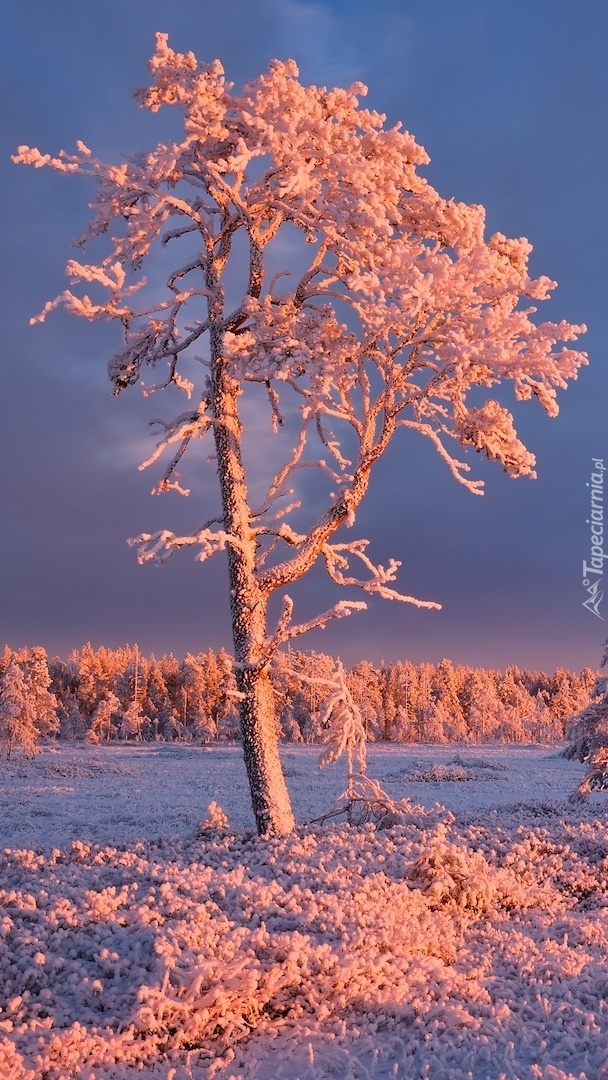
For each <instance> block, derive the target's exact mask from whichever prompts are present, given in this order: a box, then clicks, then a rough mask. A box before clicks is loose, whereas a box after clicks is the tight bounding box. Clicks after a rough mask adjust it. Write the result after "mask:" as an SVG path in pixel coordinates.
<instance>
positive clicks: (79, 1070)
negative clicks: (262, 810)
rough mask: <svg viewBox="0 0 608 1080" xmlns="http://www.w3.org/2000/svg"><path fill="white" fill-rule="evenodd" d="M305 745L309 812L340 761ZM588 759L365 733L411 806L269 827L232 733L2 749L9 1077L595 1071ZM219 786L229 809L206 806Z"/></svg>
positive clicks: (599, 1015) (604, 928)
mask: <svg viewBox="0 0 608 1080" xmlns="http://www.w3.org/2000/svg"><path fill="white" fill-rule="evenodd" d="M317 757H318V748H317V749H315V748H313V747H294V746H288V747H285V748H284V751H283V758H284V764H285V767H286V773H287V776H288V783H289V786H290V790H291V792H292V797H293V802H294V807H295V810H296V813H297V816H298V819H299V820H300V821H302V822H304V821H307V820H309V819H310V818H312V817H316V816H318V815H320V814H322V813H323V812H324V811H326V810H328V809H329V808H330V806H331V805H332V803H333V801H334V798H335V797H336V796H337V795H338V794H339V793H340V792H341V791H342V789H343V787H344V784H345V777H344V768H343V766H342V764H341V763H338V765H336V766H333V767H331V768H329V769H326V770H324V771H323V772H321V773H319V772H318V771H317V769H316V760H317ZM581 771H582V767H581V766H580V765H579V764H577V763H574V762H568V761H565V759H563V758H561V757H559V756H558V753H557V751H556V750H555V749H547V748H538V747H509V748H505V747H497V748H494V747H486V746H484V747H478V748H468V747H464V748H459V750H458V751H457V750H456V748H454V747H419V746H414V747H377V748H374V747H372V748H371V749H370V754H369V765H368V773H369V774H370V775H371V776H373V777H377V778H378V779H379V780H380V781H381V783H382V785H383V787H384V788H385V790H386V791H387V792H389V793H390V795H391V796H392V798H393V799H403V798H405V797H407V798H409V799H411V800H412V802H413V803H414V804H417V805H418V809H413V810H412V811H411V812H410V813H409V814H408V815H406V816H405V817H404V818H403V823H402V824H399V825H395V826H393V827H392V828H389V829H385V830H378V829H375V828H374V827H373V826H369V825H366V826H363V827H351V826H345V825H342V824H334V825H331V824H325V825H323V826H306V825H303V826H302V827H300V829H299V830H298V832H297V834H295V835H294V836H293V837H290V838H287V839H285V840H281V841H272V842H262V841H260V840H258V839H257V838H256V837H255V836H254V835H253V833H252V819H251V814H250V811H249V807H248V802H247V797H246V792H245V780H244V768H243V765H242V761H241V757H240V750H239V749H238V748H236V747H234V748H233V747H225V746H218V747H213V748H212V749H211V750H209V751H207V750H205V749H201V748H193V747H184V746H166V745H162V744H160V745H152V746H141V747H136V746H133V747H118V746H110V747H101V748H95V747H90V746H78V745H77V746H74V745H58V746H53V747H50V748H47V749H46V750H45V751H44V753H43V754H41V755H40V756H39V757H38V758H37V759H36V760H35V761H33V762H22V761H16V762H11V763H8V764H7V763H0V850H1V849H2V848H4V854H3V856H2V857H1V862H2V868H1V871H0V1006H1V1011H0V1078H1V1080H5V1078H6V1080H9V1078H10V1080H69V1078H71V1077H78V1078H83V1080H123V1078H124V1080H131V1078H134V1077H136V1076H138V1077H149V1078H151V1080H152V1078H153V1080H211V1078H214V1077H217V1078H232V1080H236V1078H242V1080H270V1078H274V1077H276V1078H278V1080H280V1078H283V1080H326V1078H327V1080H329V1078H330V1077H332V1078H344V1080H359V1078H361V1080H368V1078H371V1077H374V1078H376V1080H384V1078H388V1077H398V1078H402V1080H406V1078H407V1080H419V1078H420V1080H422V1078H428V1080H469V1078H470V1080H486V1078H489V1080H498V1078H501V1077H504V1078H505V1080H565V1078H576V1080H608V1006H605V1005H604V1002H605V1000H606V999H607V998H608V820H607V818H606V805H605V801H604V800H605V798H606V796H604V795H595V796H593V798H592V801H587V802H585V803H582V804H581V803H572V802H568V801H567V796H568V795H569V793H570V792H571V791H572V790H573V788H574V787H575V786H576V783H577V780H578V778H579V777H580V775H581ZM212 800H213V801H215V802H217V803H219V804H220V805H221V806H222V807H223V809H224V810H225V811H226V813H227V814H228V817H229V819H230V829H229V830H223V831H222V830H219V831H216V832H213V831H210V832H205V831H204V830H202V829H201V827H200V822H201V821H202V820H203V819H204V818H205V817H206V812H207V806H208V804H209V802H210V801H212ZM437 803H439V804H441V806H442V807H444V808H445V809H441V808H438V807H437V806H436V804H437Z"/></svg>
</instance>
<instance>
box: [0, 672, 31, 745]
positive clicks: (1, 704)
mask: <svg viewBox="0 0 608 1080" xmlns="http://www.w3.org/2000/svg"><path fill="white" fill-rule="evenodd" d="M38 734H39V732H38V728H37V727H36V709H35V696H34V695H33V694H32V691H31V686H29V685H28V683H27V680H26V678H25V676H24V674H23V671H22V669H21V666H20V665H19V664H18V663H17V661H16V660H13V661H12V662H11V663H9V665H8V667H7V668H6V670H5V672H4V675H3V676H2V680H1V681H0V742H1V743H2V746H3V747H4V748H5V749H6V757H7V760H10V758H11V754H12V752H13V750H14V749H15V748H16V747H19V748H20V749H22V750H23V751H24V753H25V754H27V756H28V757H34V755H35V754H36V753H37V752H38Z"/></svg>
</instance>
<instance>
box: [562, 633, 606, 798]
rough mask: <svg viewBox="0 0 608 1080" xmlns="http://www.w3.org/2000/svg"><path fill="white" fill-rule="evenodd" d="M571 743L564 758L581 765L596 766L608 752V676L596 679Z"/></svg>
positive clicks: (576, 719) (603, 663) (571, 728)
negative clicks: (598, 756) (596, 761)
mask: <svg viewBox="0 0 608 1080" xmlns="http://www.w3.org/2000/svg"><path fill="white" fill-rule="evenodd" d="M600 667H601V668H607V667H608V639H607V640H606V641H605V642H604V652H603V655H602V659H601V661H600ZM568 740H569V742H568V746H567V747H566V749H565V751H564V754H565V756H566V757H568V758H578V759H579V761H591V762H593V761H594V758H595V757H596V755H597V754H598V753H599V752H600V751H605V750H606V749H607V748H608V673H607V674H605V675H599V676H598V677H597V679H596V680H595V682H594V684H593V688H592V690H591V695H590V700H589V703H588V705H587V707H586V708H585V709H582V710H581V711H580V712H579V713H577V714H576V716H574V717H573V718H572V721H571V723H570V725H569V727H568ZM600 756H601V755H600ZM604 757H605V755H604ZM595 786H599V785H597V784H596V785H595Z"/></svg>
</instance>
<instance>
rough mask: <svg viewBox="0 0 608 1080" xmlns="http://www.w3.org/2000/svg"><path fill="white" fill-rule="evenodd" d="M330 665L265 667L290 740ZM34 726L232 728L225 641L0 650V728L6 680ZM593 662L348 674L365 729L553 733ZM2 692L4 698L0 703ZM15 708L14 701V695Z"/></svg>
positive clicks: (398, 733) (482, 737) (137, 731)
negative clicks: (150, 647) (549, 669)
mask: <svg viewBox="0 0 608 1080" xmlns="http://www.w3.org/2000/svg"><path fill="white" fill-rule="evenodd" d="M334 671H335V660H334V658H333V657H332V656H329V655H327V654H325V653H317V652H299V651H296V650H293V649H292V650H287V651H285V652H282V653H279V654H278V655H277V656H276V662H274V663H273V667H272V682H273V686H274V690H275V704H276V722H277V724H278V726H279V728H280V737H281V738H282V739H284V740H286V741H291V742H310V743H314V742H317V741H320V740H321V739H322V737H323V731H322V730H321V727H320V723H319V714H320V712H321V706H322V705H323V702H324V700H325V699H326V698H327V696H328V694H329V692H330V686H329V684H330V683H331V681H332V679H333V677H334ZM15 676H17V677H18V683H19V687H20V688H21V689H20V690H19V693H20V694H22V695H24V706H23V707H24V709H25V707H26V705H27V706H28V707H29V708H30V712H31V714H32V716H33V717H34V720H33V723H34V725H35V726H36V728H37V730H38V734H39V735H40V734H54V735H55V736H56V737H58V738H61V739H88V740H89V741H90V742H92V743H101V742H112V741H116V740H137V741H155V740H164V741H174V740H180V741H189V742H209V741H215V740H230V741H232V740H235V739H238V738H239V720H238V699H237V694H236V685H235V681H234V674H233V670H232V658H231V657H230V656H229V654H228V653H227V652H225V651H224V650H220V651H219V652H217V653H215V652H213V650H211V649H209V650H207V652H202V653H196V654H194V653H188V654H187V655H186V656H185V657H184V658H183V659H181V660H180V659H177V658H176V657H175V656H173V655H172V654H168V655H165V656H162V657H160V658H158V659H157V658H156V657H155V656H150V657H146V656H143V655H141V653H140V651H139V649H138V647H137V646H130V645H125V646H124V647H122V648H118V649H110V648H106V647H103V646H102V647H100V648H98V649H94V648H93V647H92V646H91V645H90V644H86V645H84V646H83V647H82V648H81V649H76V650H74V651H73V652H72V653H70V655H69V657H68V658H67V659H66V660H64V659H62V658H60V657H52V658H49V657H47V654H46V652H45V650H44V649H43V648H41V647H39V646H37V647H34V648H30V649H20V650H16V651H14V650H12V649H10V648H9V647H8V646H7V647H6V648H5V649H4V652H3V654H2V655H1V656H0V734H1V728H2V716H3V708H4V713H6V710H7V708H8V706H7V704H6V703H7V702H8V699H9V682H10V684H11V686H10V690H11V693H12V699H11V700H13V699H14V698H15V690H14V686H15V682H16V679H15ZM595 678H596V673H595V672H593V671H592V670H591V669H590V668H585V669H584V670H583V671H581V672H569V671H566V670H564V669H563V668H558V669H557V670H556V671H555V672H553V673H552V674H547V673H546V672H543V671H532V670H528V669H519V668H517V667H515V666H510V667H507V668H506V669H505V670H504V671H500V670H488V669H485V668H475V667H468V666H465V665H461V664H452V662H451V661H450V660H447V659H443V660H441V661H439V663H437V664H431V663H420V664H413V663H411V662H410V661H409V660H404V661H398V662H396V663H384V662H382V663H380V664H379V665H374V664H372V663H370V662H369V661H361V662H359V663H357V664H355V665H354V666H353V667H352V668H351V669H350V670H349V672H348V675H347V681H348V685H349V689H350V691H351V693H352V695H353V698H354V700H355V701H356V703H357V704H358V706H359V708H360V710H361V713H362V715H363V719H364V722H365V726H366V730H367V735H368V738H369V740H370V741H374V742H379V741H387V742H400V743H413V742H435V743H448V742H463V743H465V742H475V743H480V742H508V743H517V742H526V743H528V742H545V743H550V742H555V741H560V740H562V739H563V738H564V735H565V732H566V727H567V725H568V721H569V720H570V719H571V717H572V716H573V715H574V714H575V713H577V712H579V711H580V710H581V709H583V708H585V707H586V706H587V704H588V703H589V695H590V691H591V690H592V688H593V684H594V682H595ZM3 702H4V705H3ZM12 708H13V711H14V704H13V706H12Z"/></svg>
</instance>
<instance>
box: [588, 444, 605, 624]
mask: <svg viewBox="0 0 608 1080" xmlns="http://www.w3.org/2000/svg"><path fill="white" fill-rule="evenodd" d="M591 461H592V462H593V472H592V473H591V479H590V481H589V482H588V483H587V487H588V488H589V489H590V492H589V494H590V495H591V510H590V517H588V518H587V525H590V526H591V556H590V561H589V562H587V560H586V559H583V585H584V586H585V589H586V590H587V593H588V594H589V595H588V596H587V599H586V600H583V607H586V608H587V610H588V611H591V612H592V613H593V614H594V615H597V617H598V619H602V621H604V616H603V615H600V610H599V608H600V603H601V601H602V597H603V596H604V593H603V591H602V586H603V580H602V579H603V576H604V559H608V554H606V555H605V554H604V472H605V470H606V466H605V465H604V459H603V458H591Z"/></svg>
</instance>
